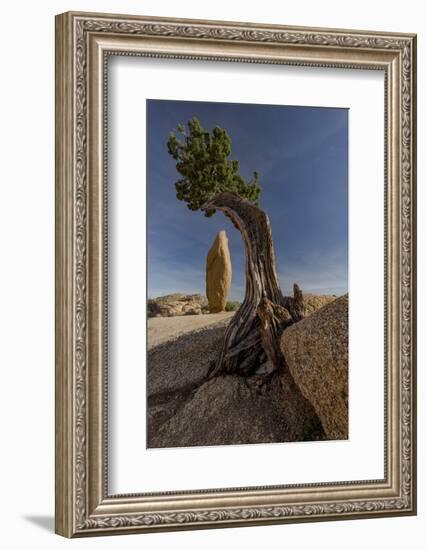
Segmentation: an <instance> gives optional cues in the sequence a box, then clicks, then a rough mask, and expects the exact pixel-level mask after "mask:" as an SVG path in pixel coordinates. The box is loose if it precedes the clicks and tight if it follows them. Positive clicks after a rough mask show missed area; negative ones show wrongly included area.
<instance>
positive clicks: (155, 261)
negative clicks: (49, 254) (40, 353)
mask: <svg viewBox="0 0 427 550" xmlns="http://www.w3.org/2000/svg"><path fill="white" fill-rule="evenodd" d="M415 123H416V37H415V35H411V34H402V33H384V32H367V31H350V30H332V29H310V28H303V27H285V26H278V25H265V24H262V25H257V24H253V23H236V22H219V21H195V20H178V19H165V18H153V17H143V16H141V17H137V16H124V15H108V14H90V13H74V12H68V13H65V14H62V15H58V16H57V18H56V532H57V533H58V534H60V535H63V536H65V537H80V536H91V535H106V534H125V533H135V532H141V533H142V532H149V531H164V530H178V529H202V528H214V527H228V526H230V527H231V526H233V527H236V526H250V525H261V524H273V523H288V522H301V521H320V520H338V519H353V518H374V517H383V516H399V515H412V514H415V513H416V422H415V420H416V418H415V411H416V407H415V397H416V392H415V389H416V386H415V383H416V372H415V360H416V357H415V351H416V333H415V318H416V311H415V310H416V299H415V297H416V294H415V293H416V271H415V270H416V258H415V251H416V230H415V227H416V224H415V221H416V217H415V208H416V195H415V176H416V158H415V153H416V141H415V139H416V135H415V130H416V128H415Z"/></svg>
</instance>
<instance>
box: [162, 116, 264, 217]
mask: <svg viewBox="0 0 427 550" xmlns="http://www.w3.org/2000/svg"><path fill="white" fill-rule="evenodd" d="M187 126H188V128H185V126H184V125H182V124H179V125H178V135H179V137H177V135H176V133H175V132H171V133H170V134H169V139H168V152H169V154H170V155H171V156H172V157H173V158H174V159H175V160H176V161H177V163H176V169H177V170H178V172H179V173H180V174H181V176H182V179H180V180H178V181H177V182H176V183H175V188H176V196H177V198H178V199H179V200H182V201H185V202H186V203H187V206H188V208H189V209H190V210H199V209H200V208H201V207H202V206H203V205H204V204H205V203H206V202H207V201H208V200H209V199H211V198H212V197H214V196H215V195H217V194H218V193H221V192H223V191H230V192H232V193H236V194H237V195H239V196H240V197H242V198H244V199H247V200H249V201H250V202H251V203H253V204H255V205H256V206H258V199H259V195H260V193H261V191H262V188H261V186H260V185H259V183H258V177H259V176H258V173H257V172H254V173H253V179H252V180H251V181H248V182H247V181H245V179H244V178H243V176H241V175H240V174H239V169H240V166H239V161H238V160H230V159H229V158H228V157H229V156H230V154H231V139H230V136H229V135H228V133H227V131H226V130H224V128H219V127H218V126H216V127H215V128H214V129H213V130H212V133H210V132H207V131H206V130H205V129H204V128H203V127H202V125H201V124H200V122H199V120H198V119H197V118H196V117H193V118H192V119H191V120H189V121H188V123H187ZM214 213H215V210H208V211H206V212H205V215H206V216H212V215H213V214H214Z"/></svg>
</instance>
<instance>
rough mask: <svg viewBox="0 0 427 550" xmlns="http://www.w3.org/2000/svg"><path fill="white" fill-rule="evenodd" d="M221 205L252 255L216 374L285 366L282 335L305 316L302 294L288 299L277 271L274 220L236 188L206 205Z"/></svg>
mask: <svg viewBox="0 0 427 550" xmlns="http://www.w3.org/2000/svg"><path fill="white" fill-rule="evenodd" d="M211 209H216V210H221V211H222V212H224V214H225V215H226V216H227V217H229V218H230V219H231V221H232V222H233V224H234V225H235V227H236V228H237V229H238V230H239V231H240V233H241V235H242V239H243V244H244V247H245V255H246V293H245V299H244V301H243V303H242V305H241V306H240V308H239V309H238V311H237V312H236V314H235V315H234V317H233V318H232V320H231V321H230V324H229V325H228V327H227V330H226V333H225V336H224V341H223V345H222V349H221V353H220V356H219V359H218V361H217V363H216V364H215V365H214V366H213V368H212V369H211V371H210V376H216V375H218V374H223V373H230V374H231V373H236V374H242V375H249V374H252V373H254V372H255V371H256V370H257V369H258V368H259V367H261V366H264V367H265V369H266V371H268V372H271V371H273V370H275V369H277V368H279V367H280V366H281V365H283V356H282V353H281V351H280V345H279V344H280V342H279V340H280V334H281V333H282V332H283V330H284V329H285V328H286V327H287V326H289V325H290V324H292V323H293V322H295V321H297V320H299V319H300V318H301V316H302V305H303V304H302V294H301V291H300V290H299V288H298V286H297V285H294V296H293V297H292V298H284V297H283V295H282V291H281V290H280V285H279V281H278V278H277V273H276V261H275V256H274V248H273V239H272V234H271V227H270V221H269V219H268V217H267V215H266V214H265V212H263V211H262V210H261V209H260V208H258V207H256V206H254V205H253V204H251V203H250V202H249V201H247V200H245V199H242V198H240V197H239V196H238V195H235V194H234V193H228V192H224V193H220V194H218V195H216V196H215V197H214V198H213V199H212V200H210V201H209V202H208V203H207V204H205V205H204V207H203V210H211Z"/></svg>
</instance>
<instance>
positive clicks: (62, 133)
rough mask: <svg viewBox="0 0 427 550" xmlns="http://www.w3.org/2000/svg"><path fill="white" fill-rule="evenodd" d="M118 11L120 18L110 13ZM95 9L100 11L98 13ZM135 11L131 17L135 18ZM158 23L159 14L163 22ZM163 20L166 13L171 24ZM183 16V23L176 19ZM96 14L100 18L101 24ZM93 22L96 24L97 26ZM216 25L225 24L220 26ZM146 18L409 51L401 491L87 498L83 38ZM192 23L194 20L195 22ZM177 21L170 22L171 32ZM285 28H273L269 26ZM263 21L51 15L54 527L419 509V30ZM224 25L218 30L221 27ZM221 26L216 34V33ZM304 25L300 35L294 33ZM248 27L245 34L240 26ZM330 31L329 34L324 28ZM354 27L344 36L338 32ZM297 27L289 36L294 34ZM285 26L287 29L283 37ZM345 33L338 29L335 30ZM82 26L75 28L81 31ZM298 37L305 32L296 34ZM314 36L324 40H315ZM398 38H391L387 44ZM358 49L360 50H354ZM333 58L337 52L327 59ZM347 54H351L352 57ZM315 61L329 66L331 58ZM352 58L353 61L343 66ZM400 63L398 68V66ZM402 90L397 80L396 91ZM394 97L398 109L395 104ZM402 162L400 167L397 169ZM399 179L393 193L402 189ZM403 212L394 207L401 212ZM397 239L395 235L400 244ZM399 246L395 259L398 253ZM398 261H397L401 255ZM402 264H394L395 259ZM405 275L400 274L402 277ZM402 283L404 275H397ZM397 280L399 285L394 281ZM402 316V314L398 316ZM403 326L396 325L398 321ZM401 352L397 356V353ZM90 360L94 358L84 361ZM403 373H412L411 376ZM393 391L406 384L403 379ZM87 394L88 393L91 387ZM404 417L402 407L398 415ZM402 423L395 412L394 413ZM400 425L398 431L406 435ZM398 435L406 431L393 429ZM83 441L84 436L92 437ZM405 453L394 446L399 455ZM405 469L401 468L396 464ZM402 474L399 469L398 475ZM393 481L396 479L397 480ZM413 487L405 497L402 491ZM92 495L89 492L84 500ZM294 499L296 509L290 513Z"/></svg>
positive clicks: (192, 29)
mask: <svg viewBox="0 0 427 550" xmlns="http://www.w3.org/2000/svg"><path fill="white" fill-rule="evenodd" d="M116 18H117V21H115V19H116ZM101 19H105V20H106V21H105V20H104V21H102V20H101ZM136 21H137V22H136ZM160 23H164V24H160ZM167 23H170V27H171V28H172V27H173V28H172V30H171V29H170V28H169V27H168V25H167ZM177 23H180V25H177ZM99 24H101V25H100V26H99ZM97 25H98V27H97ZM218 25H222V26H224V27H225V26H227V27H228V28H227V29H225V28H224V29H219V30H218V29H217V28H216V27H217V26H218ZM140 26H142V27H144V28H145V27H146V28H147V33H146V34H148V35H149V36H155V37H159V36H161V37H162V36H167V35H169V34H170V33H171V35H172V36H173V37H176V36H178V37H179V38H180V39H181V38H185V39H191V40H193V39H197V40H200V39H201V40H205V39H209V40H210V39H212V37H213V38H214V39H215V40H219V41H223V43H225V42H226V40H228V39H230V40H232V41H237V42H239V41H242V43H245V42H248V41H249V42H255V43H260V42H264V43H268V42H270V43H272V44H274V43H276V42H280V43H286V44H289V45H292V44H300V43H303V44H304V45H305V44H306V41H307V44H311V46H315V47H317V46H320V45H322V46H325V45H326V46H327V47H329V46H332V47H333V48H335V47H337V48H340V49H341V48H345V49H346V50H348V51H350V50H351V49H354V48H360V49H359V50H358V51H362V50H371V51H372V50H381V51H383V52H385V51H386V50H388V51H389V52H391V51H395V52H396V51H398V50H400V52H401V53H403V51H404V49H405V50H406V52H405V53H406V54H407V53H408V50H409V60H408V58H407V57H406V60H407V61H408V65H407V66H406V69H407V71H404V72H403V74H404V75H405V77H404V80H405V81H406V83H407V84H408V85H409V94H408V96H407V100H408V101H407V102H406V105H407V106H409V109H408V110H407V111H406V114H407V118H406V119H405V121H406V122H407V123H408V122H409V124H408V125H407V126H406V124H405V127H406V128H407V129H408V130H409V132H408V138H409V143H410V149H409V151H408V153H409V154H408V158H409V168H410V169H409V171H408V172H407V174H408V175H409V177H405V178H404V181H405V183H406V189H405V198H406V199H407V200H408V201H409V204H408V208H407V209H406V214H405V218H406V222H407V224H408V225H407V228H408V230H409V239H408V241H409V242H408V241H407V242H408V244H409V246H407V247H406V253H407V256H406V257H407V261H408V263H409V266H410V271H409V274H408V275H409V277H407V279H406V281H407V282H405V285H404V286H405V287H406V288H407V290H408V293H407V306H408V308H407V313H408V316H407V317H406V321H407V322H408V324H407V328H408V329H409V330H408V337H409V340H408V349H409V352H406V351H405V354H404V355H405V357H406V358H407V361H408V362H407V366H404V370H403V372H404V374H405V375H406V376H407V380H408V382H409V383H408V384H407V386H406V391H407V394H406V396H407V398H409V400H408V401H407V405H408V410H407V412H408V414H407V415H405V422H404V426H402V425H401V426H400V428H402V427H403V429H404V430H409V432H408V436H407V441H405V446H406V448H407V452H406V453H405V456H406V464H405V469H406V471H405V472H404V473H405V474H406V476H405V478H406V483H405V492H404V494H403V495H402V494H400V495H396V497H397V498H394V497H393V499H390V498H388V499H385V498H384V499H383V500H377V501H374V500H372V499H371V500H370V499H369V498H368V499H366V500H362V501H360V500H359V499H357V498H356V500H354V501H352V502H347V501H345V500H344V501H342V502H332V503H331V504H318V503H317V502H315V503H313V504H311V503H303V504H302V505H301V506H293V507H291V506H287V505H284V506H274V507H271V508H266V507H261V505H259V506H258V507H255V508H252V509H250V508H246V507H242V508H241V509H240V508H239V509H234V510H233V507H231V508H230V507H226V508H224V509H216V510H210V511H208V510H201V509H195V510H194V511H190V510H188V511H187V510H182V511H176V512H175V511H164V512H163V511H160V512H156V511H153V512H152V513H148V514H147V513H141V514H136V512H135V511H132V510H131V509H129V510H128V511H127V513H125V515H123V514H119V515H116V514H114V513H113V514H112V515H111V514H108V513H107V514H105V515H104V517H103V516H102V514H101V516H99V517H97V516H96V515H95V516H94V515H92V514H91V513H90V512H93V510H91V508H92V507H91V506H88V491H89V492H90V491H91V483H90V479H89V478H91V477H92V472H91V469H90V468H88V462H87V460H88V456H87V454H88V449H90V445H91V443H90V437H89V436H90V434H89V433H88V430H89V427H90V426H89V425H88V422H87V415H88V413H90V410H89V409H93V407H92V406H91V404H92V401H91V399H90V392H89V389H88V388H87V383H88V380H87V374H88V373H87V370H89V371H90V372H92V370H93V369H92V365H89V364H88V363H90V359H91V358H90V357H88V356H87V349H86V347H87V339H88V334H87V330H86V321H87V318H86V317H87V315H86V314H87V311H86V302H87V299H88V296H87V292H86V282H87V281H86V276H87V275H88V273H87V267H88V266H87V257H86V253H87V252H88V251H87V249H86V248H87V245H88V242H87V238H88V237H89V239H90V235H89V236H88V235H87V234H86V232H87V218H86V209H87V206H89V205H88V204H87V202H86V201H87V200H88V198H89V197H87V191H88V189H87V186H88V183H89V182H88V181H87V174H86V172H87V167H88V165H90V162H88V163H86V161H87V160H88V159H87V158H86V156H87V155H86V153H87V143H86V139H87V135H86V133H87V127H86V120H87V116H89V113H88V112H87V111H86V93H87V89H86V84H87V82H86V80H87V79H86V74H87V67H86V54H87V50H86V47H87V44H86V42H85V40H84V36H83V38H82V36H80V35H79V32H80V33H81V32H82V31H83V35H84V32H86V31H87V32H88V33H93V32H97V31H100V32H101V33H102V34H105V35H108V33H110V32H111V33H112V34H115V33H116V32H117V33H119V34H127V35H129V34H134V33H135V34H139V33H140V30H139V29H138V27H140ZM196 26H197V28H196ZM175 27H176V31H177V32H175ZM275 28H277V29H278V30H279V29H280V30H283V32H281V33H279V34H273V33H272V32H271V30H272V29H273V30H274V29H275ZM291 29H292V28H291V27H281V26H280V27H279V26H277V27H276V26H275V25H273V26H265V25H262V26H261V25H257V24H245V23H240V22H215V21H196V20H189V19H187V20H176V19H175V20H172V19H166V18H152V17H142V16H141V17H137V16H123V15H118V16H114V15H113V14H108V15H107V14H105V15H103V14H89V13H82V12H67V13H65V14H62V15H59V16H57V17H56V278H55V281H56V346H57V347H56V381H55V388H56V409H55V424H56V462H55V468H56V491H55V496H56V509H55V517H56V520H55V521H56V523H55V530H56V532H57V533H58V534H60V535H63V536H65V537H69V538H70V537H75V536H88V535H96V534H109V535H110V534H119V533H125V532H142V531H164V530H168V531H171V530H176V529H200V528H212V527H216V528H218V527H226V526H237V525H245V526H249V525H257V524H269V523H283V522H288V521H290V522H299V521H321V520H330V519H334V520H337V519H348V518H352V519H356V518H358V517H380V516H393V515H413V514H414V513H416V462H415V459H416V440H415V435H416V432H415V429H416V424H415V420H416V418H415V414H416V413H415V406H416V395H415V388H416V379H415V376H416V372H415V364H416V349H415V344H416V326H415V320H416V304H415V302H414V300H415V298H416V262H415V253H416V238H415V237H416V229H415V224H416V216H415V207H416V189H415V186H416V182H415V178H416V166H415V162H416V140H415V131H416V36H415V35H409V34H401V33H399V34H396V33H382V32H380V33H371V32H369V31H361V32H360V31H355V30H348V31H340V30H338V29H319V34H316V33H314V34H310V33H312V32H313V31H314V30H315V29H305V28H303V27H293V29H294V32H292V33H290V31H291ZM222 31H224V33H225V34H224V33H222ZM218 32H219V35H217V33H218ZM301 32H304V33H305V36H301V37H299V38H298V36H297V35H300V34H301ZM246 33H248V34H246ZM326 33H328V34H326ZM342 33H344V34H346V33H350V35H349V36H348V37H346V36H342V35H341V34H342ZM294 34H295V36H294ZM288 35H290V36H289V37H288ZM338 35H341V36H338ZM79 36H80V38H79ZM300 40H302V42H300ZM319 40H320V42H319ZM393 43H395V45H394V44H393ZM356 57H357V56H356ZM331 63H332V66H334V62H331ZM351 64H352V63H350V65H351ZM321 66H330V65H328V64H325V65H321ZM349 68H352V67H349ZM399 72H400V71H399ZM401 91H402V90H400V92H401ZM401 109H402V104H400V103H399V108H398V112H399V113H401ZM399 172H400V177H401V174H402V172H401V171H399ZM401 191H402V190H401V189H400V191H399V197H400V199H401V198H402V197H401V194H400V193H401ZM399 219H400V216H399ZM401 244H402V241H401V240H400V238H399V240H398V248H399V249H400V246H401ZM400 253H401V252H399V259H401V256H400ZM399 263H400V262H399ZM400 267H401V266H400V265H399V268H400ZM399 280H400V281H401V279H400V278H399ZM401 283H402V281H401ZM400 288H401V289H403V287H402V286H401V287H400ZM400 319H402V318H401V317H400ZM399 332H400V331H399ZM401 357H402V356H401ZM88 367H90V368H89V369H88ZM408 375H409V376H408ZM399 391H402V385H401V383H400V382H399ZM88 394H89V395H88ZM399 419H400V420H401V419H402V418H401V414H400V415H399ZM399 424H400V422H399ZM403 433H404V432H403V431H402V432H401V434H402V435H403ZM399 442H400V443H402V439H401V438H400V437H399ZM88 443H89V444H88ZM402 459H403V456H402V454H399V464H401V462H400V461H401V460H402ZM399 474H400V475H401V474H402V472H399ZM400 475H399V478H400ZM399 486H400V488H401V489H402V488H403V487H402V484H401V481H400V480H399ZM408 497H409V498H408ZM89 504H90V502H89ZM294 508H295V510H296V512H295V513H296V515H295V514H294Z"/></svg>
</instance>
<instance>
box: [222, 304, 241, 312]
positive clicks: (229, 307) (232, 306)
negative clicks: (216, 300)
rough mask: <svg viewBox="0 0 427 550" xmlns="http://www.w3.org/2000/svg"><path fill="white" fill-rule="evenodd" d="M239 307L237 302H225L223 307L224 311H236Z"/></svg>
mask: <svg viewBox="0 0 427 550" xmlns="http://www.w3.org/2000/svg"><path fill="white" fill-rule="evenodd" d="M239 307H240V304H239V302H227V303H226V305H225V311H237V310H238V309H239Z"/></svg>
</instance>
